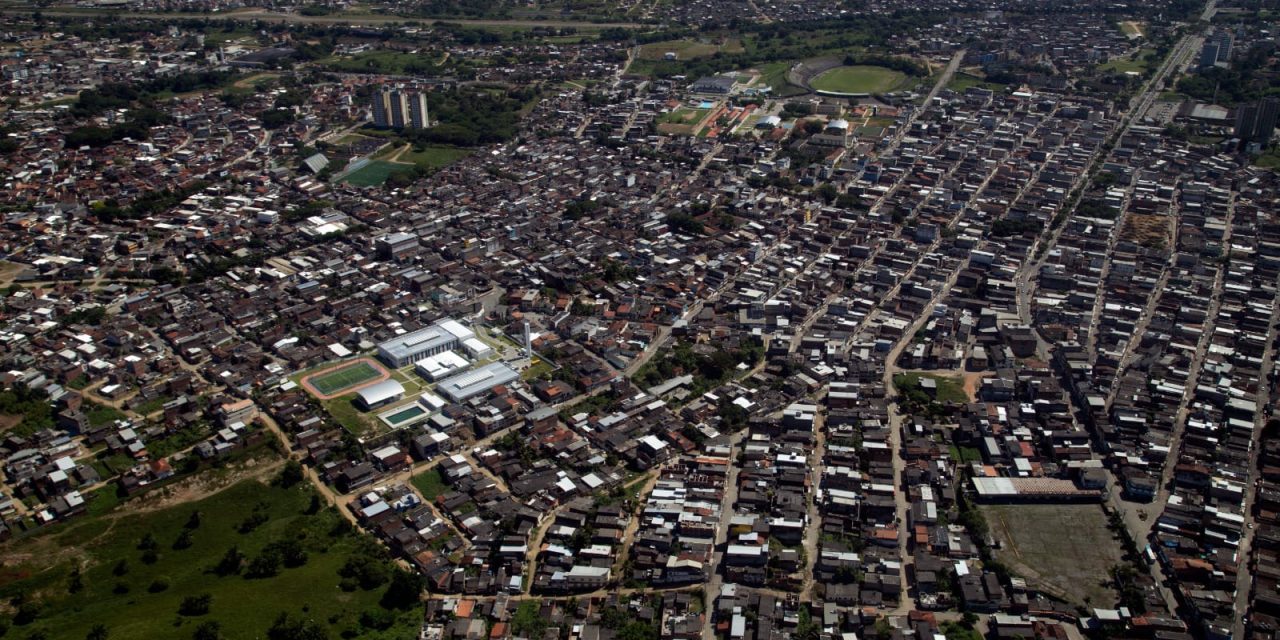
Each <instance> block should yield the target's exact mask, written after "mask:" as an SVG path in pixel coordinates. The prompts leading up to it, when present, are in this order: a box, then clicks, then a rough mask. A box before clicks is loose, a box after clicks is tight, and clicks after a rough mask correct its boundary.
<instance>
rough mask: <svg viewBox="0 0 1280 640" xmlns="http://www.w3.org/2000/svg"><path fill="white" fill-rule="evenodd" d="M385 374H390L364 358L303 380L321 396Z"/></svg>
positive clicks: (338, 391) (344, 389) (332, 393)
mask: <svg viewBox="0 0 1280 640" xmlns="http://www.w3.org/2000/svg"><path fill="white" fill-rule="evenodd" d="M387 375H390V374H389V373H388V372H387V371H386V370H383V369H382V368H381V367H378V366H377V365H375V364H373V363H372V362H370V361H369V360H367V359H366V360H360V361H358V362H353V363H351V364H349V365H345V366H341V367H338V368H336V369H332V370H329V371H325V372H322V373H317V374H314V375H310V376H307V377H306V378H304V382H305V383H306V384H308V385H310V386H311V387H312V388H314V389H315V390H316V391H318V392H319V393H320V395H322V396H333V395H335V394H338V393H341V392H343V391H347V390H348V389H351V388H352V387H356V386H358V385H361V384H364V383H366V382H370V381H373V380H376V379H378V378H381V377H383V376H387Z"/></svg>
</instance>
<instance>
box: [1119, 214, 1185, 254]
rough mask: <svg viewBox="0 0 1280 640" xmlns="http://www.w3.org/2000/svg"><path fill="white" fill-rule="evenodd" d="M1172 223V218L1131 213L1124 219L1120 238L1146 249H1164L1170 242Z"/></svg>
mask: <svg viewBox="0 0 1280 640" xmlns="http://www.w3.org/2000/svg"><path fill="white" fill-rule="evenodd" d="M1172 221H1173V218H1172V217H1170V216H1160V215H1151V214H1145V213H1130V214H1129V215H1127V216H1125V217H1124V225H1123V226H1122V227H1121V229H1120V238H1121V239H1124V240H1129V241H1132V242H1136V243H1138V244H1140V245H1142V246H1144V247H1157V248H1159V247H1164V246H1165V245H1166V244H1167V243H1168V242H1169V234H1170V232H1171V231H1172V228H1171V226H1170V224H1171V223H1172Z"/></svg>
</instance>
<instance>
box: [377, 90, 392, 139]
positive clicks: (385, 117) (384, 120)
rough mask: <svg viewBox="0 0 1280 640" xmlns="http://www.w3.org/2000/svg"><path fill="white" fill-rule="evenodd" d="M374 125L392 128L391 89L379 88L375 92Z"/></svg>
mask: <svg viewBox="0 0 1280 640" xmlns="http://www.w3.org/2000/svg"><path fill="white" fill-rule="evenodd" d="M373 125H374V126H375V127H381V128H384V129H386V128H389V127H391V89H390V88H388V87H378V90H377V91H375V92H373Z"/></svg>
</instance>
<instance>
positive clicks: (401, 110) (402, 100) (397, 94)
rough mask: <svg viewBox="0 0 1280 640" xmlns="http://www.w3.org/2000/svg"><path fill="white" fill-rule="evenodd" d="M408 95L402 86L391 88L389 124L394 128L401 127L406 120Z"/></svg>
mask: <svg viewBox="0 0 1280 640" xmlns="http://www.w3.org/2000/svg"><path fill="white" fill-rule="evenodd" d="M408 97H409V95H408V94H407V93H405V90H404V88H403V87H396V88H395V89H392V90H391V126H392V128H395V129H403V128H404V126H405V124H406V123H407V122H408V120H409V118H407V117H406V116H407V115H408V113H407V112H408V111H409V109H408V106H409V104H408V102H409V101H408Z"/></svg>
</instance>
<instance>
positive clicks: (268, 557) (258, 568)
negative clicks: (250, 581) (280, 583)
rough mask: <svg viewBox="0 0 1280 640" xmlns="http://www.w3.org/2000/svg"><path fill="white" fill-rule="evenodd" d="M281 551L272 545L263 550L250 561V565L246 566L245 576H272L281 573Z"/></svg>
mask: <svg viewBox="0 0 1280 640" xmlns="http://www.w3.org/2000/svg"><path fill="white" fill-rule="evenodd" d="M280 562H281V558H280V553H279V552H278V551H275V550H273V549H271V548H270V547H268V548H265V549H263V550H262V553H260V554H258V555H257V557H255V558H254V559H253V560H250V561H249V565H248V566H247V567H245V570H244V577H246V578H270V577H272V576H274V575H277V574H279V573H280Z"/></svg>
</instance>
